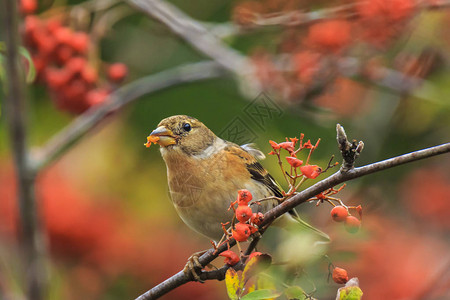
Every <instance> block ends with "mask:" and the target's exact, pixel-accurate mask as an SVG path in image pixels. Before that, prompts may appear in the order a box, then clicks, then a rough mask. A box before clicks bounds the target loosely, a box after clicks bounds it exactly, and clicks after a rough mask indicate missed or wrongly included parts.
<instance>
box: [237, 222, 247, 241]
mask: <svg viewBox="0 0 450 300" xmlns="http://www.w3.org/2000/svg"><path fill="white" fill-rule="evenodd" d="M250 234H251V231H250V226H249V225H248V224H245V223H237V224H236V225H235V227H234V230H233V238H234V239H235V240H236V241H238V242H245V241H246V240H247V239H248V237H249V236H250Z"/></svg>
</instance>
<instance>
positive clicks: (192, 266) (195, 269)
mask: <svg viewBox="0 0 450 300" xmlns="http://www.w3.org/2000/svg"><path fill="white" fill-rule="evenodd" d="M207 251H208V250H203V251H199V252H195V253H194V254H192V255H191V256H190V257H189V258H188V261H187V263H186V265H185V266H184V269H183V272H184V274H185V275H186V276H187V277H189V275H192V276H193V277H194V280H195V281H198V282H201V283H204V282H205V281H204V280H202V279H201V278H200V274H201V272H202V269H203V266H202V264H201V263H200V262H199V261H198V258H199V257H200V256H202V255H203V254H205V253H206V252H207Z"/></svg>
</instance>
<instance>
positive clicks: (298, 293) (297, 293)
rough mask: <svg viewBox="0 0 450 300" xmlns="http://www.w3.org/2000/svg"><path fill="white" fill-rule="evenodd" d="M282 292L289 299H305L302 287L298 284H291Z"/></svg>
mask: <svg viewBox="0 0 450 300" xmlns="http://www.w3.org/2000/svg"><path fill="white" fill-rule="evenodd" d="M284 294H285V295H286V297H287V298H288V299H289V300H293V299H295V300H305V299H306V296H305V292H304V291H303V289H302V288H301V287H299V286H296V285H294V286H291V287H288V288H287V289H286V290H284Z"/></svg>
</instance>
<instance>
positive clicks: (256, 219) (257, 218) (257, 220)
mask: <svg viewBox="0 0 450 300" xmlns="http://www.w3.org/2000/svg"><path fill="white" fill-rule="evenodd" d="M263 220H264V215H263V214H262V213H260V212H259V213H253V214H252V216H251V218H250V222H252V224H255V225H259V224H261V223H262V221H263Z"/></svg>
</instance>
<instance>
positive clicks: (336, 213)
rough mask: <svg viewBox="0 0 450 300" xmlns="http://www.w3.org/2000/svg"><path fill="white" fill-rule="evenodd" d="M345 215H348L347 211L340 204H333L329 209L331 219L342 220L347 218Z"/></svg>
mask: <svg viewBox="0 0 450 300" xmlns="http://www.w3.org/2000/svg"><path fill="white" fill-rule="evenodd" d="M347 216H348V211H347V209H346V208H345V207H344V206H342V205H338V206H335V207H333V209H332V210H331V217H332V218H333V221H336V222H344V221H345V219H346V218H347Z"/></svg>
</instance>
